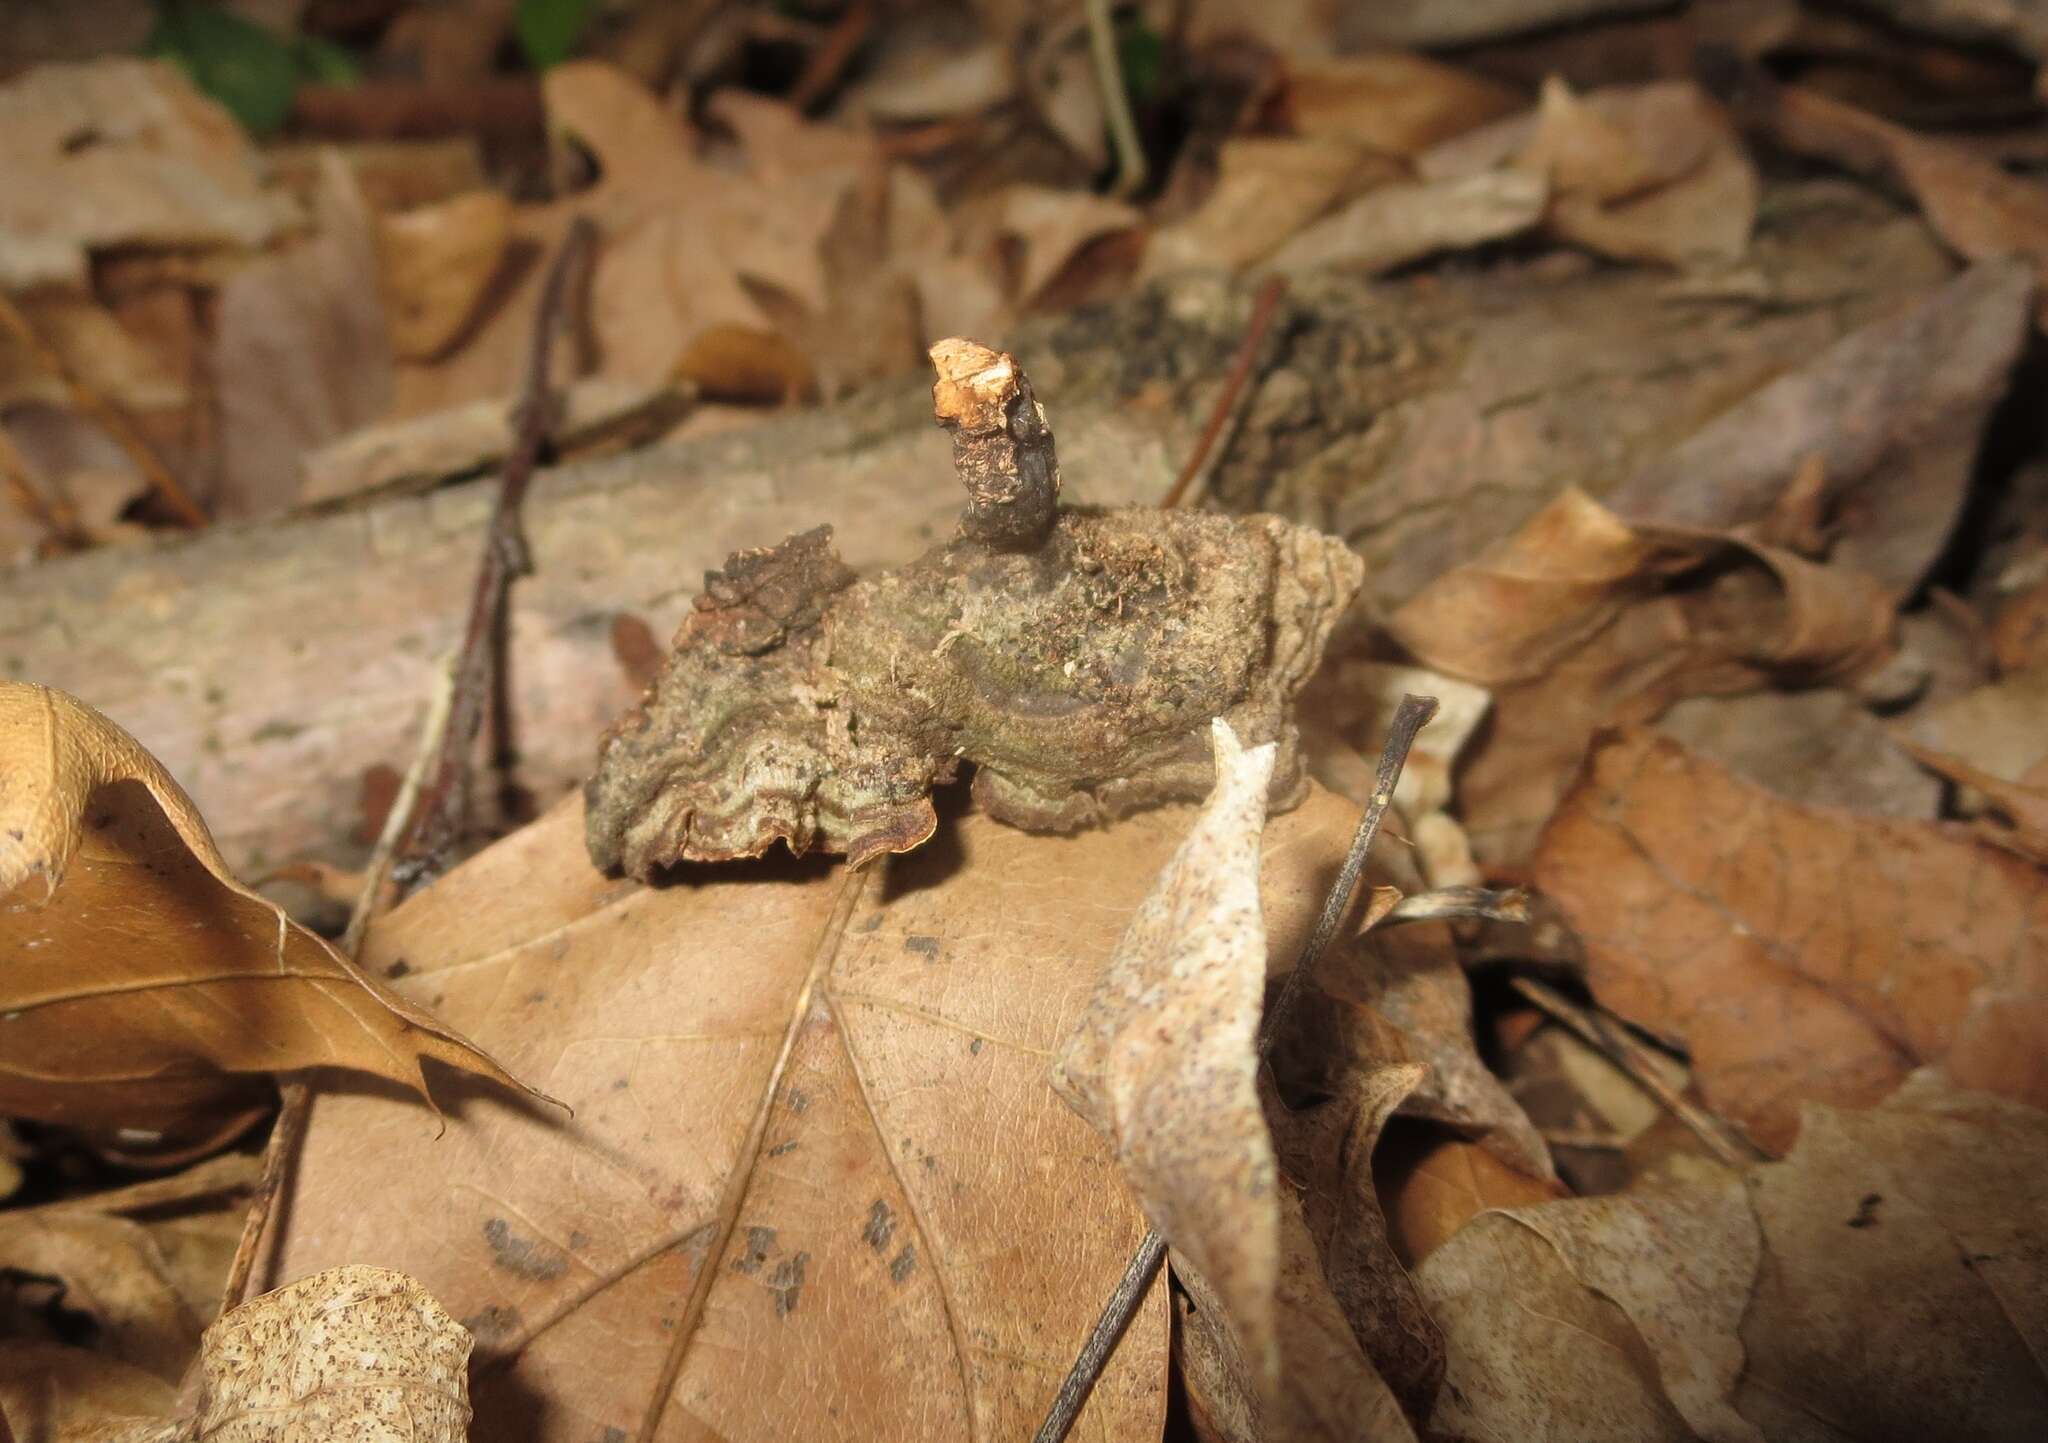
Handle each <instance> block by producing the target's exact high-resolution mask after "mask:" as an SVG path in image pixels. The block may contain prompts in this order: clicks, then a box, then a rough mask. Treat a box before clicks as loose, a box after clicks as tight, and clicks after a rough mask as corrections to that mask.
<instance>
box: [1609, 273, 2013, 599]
mask: <svg viewBox="0 0 2048 1443" xmlns="http://www.w3.org/2000/svg"><path fill="white" fill-rule="evenodd" d="M2032 290H2033V284H2032V282H2031V280H2030V279H2029V277H2028V274H2027V272H2026V269H2025V268H2024V267H2022V266H2019V265H2016V264H2014V263H2011V262H1990V263H1986V264H1983V265H1978V266H1974V267H1972V268H1971V269H1970V270H1968V271H1965V272H1964V273H1963V274H1962V275H1959V276H1957V277H1956V278H1955V279H1954V280H1952V281H1950V282H1949V283H1948V284H1946V285H1944V286H1942V287H1941V288H1940V289H1939V290H1937V291H1936V292H1935V293H1934V294H1933V295H1931V296H1929V297H1928V298H1927V299H1925V300H1924V301H1921V302H1919V303H1918V304H1916V305H1913V306H1911V307H1909V308H1907V309H1905V310H1902V311H1900V312H1898V313H1897V314H1895V315H1891V316H1887V317H1884V318H1882V319H1880V320H1877V321H1873V322H1872V323H1870V324H1869V325H1867V326H1864V327H1862V328H1861V329H1859V330H1856V331H1853V332H1851V333H1850V334H1849V335H1847V336H1844V337H1843V338H1842V339H1841V340H1839V341H1837V342H1835V343H1834V344H1833V345H1832V346H1830V347H1828V348H1827V349H1826V350H1824V351H1822V352H1821V353H1820V354H1819V355H1818V356H1816V357H1814V359H1813V360H1812V361H1811V363H1809V364H1807V365H1805V366H1802V367H1800V368H1799V369H1796V370H1792V371H1789V372H1787V373H1786V374H1784V375H1781V376H1779V377H1778V378H1776V379H1775V380H1772V381H1770V382H1769V383H1768V384H1766V385H1764V386H1762V387H1760V388H1759V389H1757V390H1755V391H1753V392H1751V393H1750V394H1749V395H1748V396H1746V397H1745V398H1743V399H1742V400H1741V401H1739V402H1737V403H1736V404H1734V405H1732V406H1729V407H1728V408H1727V409H1726V410H1725V411H1723V412H1722V413H1721V414H1720V415H1718V416H1717V417H1716V418H1715V419H1714V420H1712V421H1710V422H1708V423H1707V424H1706V425H1704V426H1702V427H1700V428H1699V429H1698V430H1697V431H1695V432H1693V433H1692V434H1691V435H1690V436H1688V437H1686V438H1685V439H1684V440H1683V441H1681V442H1679V443H1678V444H1677V445H1675V446H1673V447H1671V448H1670V449H1669V450H1668V451H1666V452H1664V453H1663V454H1662V455H1660V456H1658V457H1657V458H1656V459H1654V460H1653V461H1651V462H1650V463H1649V464H1648V465H1646V466H1643V467H1642V468H1640V469H1639V470H1637V471H1636V472H1635V473H1634V474H1633V475H1631V476H1629V477H1628V478H1627V479H1626V480H1624V481H1623V482H1622V483H1621V484H1620V485H1619V486H1617V487H1616V488H1615V489H1614V490H1612V491H1610V492H1609V493H1608V494H1607V496H1606V498H1605V500H1606V503H1607V505H1608V507H1609V508H1610V509H1612V510H1613V511H1614V512H1615V513H1616V514H1617V515H1619V516H1620V517H1622V518H1623V519H1624V520H1627V521H1630V522H1634V523H1639V524H1640V523H1656V524H1660V525H1664V526H1672V527H1684V528H1696V529H1701V530H1705V529H1710V528H1711V529H1717V530H1730V529H1733V528H1735V527H1738V526H1744V525H1754V524H1758V523H1760V522H1762V521H1763V520H1764V518H1766V517H1767V516H1769V515H1770V514H1771V511H1772V509H1773V508H1774V507H1775V506H1776V505H1777V504H1778V502H1779V500H1780V498H1782V497H1783V496H1784V495H1785V494H1786V493H1787V492H1788V491H1789V490H1791V489H1792V488H1793V485H1794V483H1795V481H1796V480H1797V478H1798V476H1799V473H1800V470H1801V468H1802V467H1807V466H1811V465H1813V464H1815V463H1814V461H1813V459H1812V458H1814V457H1818V458H1819V462H1818V464H1819V466H1820V468H1821V471H1822V474H1823V475H1824V476H1825V478H1826V495H1825V502H1824V510H1825V512H1826V514H1827V517H1828V520H1829V524H1830V526H1831V529H1832V530H1833V531H1834V532H1835V533H1836V541H1835V546H1834V549H1833V552H1832V554H1833V556H1834V559H1835V560H1836V561H1838V562H1843V563H1846V564H1847V565H1849V566H1852V567H1854V568H1856V569H1857V570H1859V571H1863V572H1867V573H1868V574H1869V575H1871V576H1874V577H1876V578H1877V579H1878V580H1879V581H1880V582H1882V583H1883V584H1884V585H1885V587H1886V589H1887V590H1889V591H1891V592H1892V593H1893V594H1894V595H1895V596H1901V597H1903V596H1905V595H1906V594H1907V593H1909V592H1910V591H1911V590H1912V589H1913V588H1914V587H1915V586H1916V585H1917V584H1918V583H1919V581H1920V579H1921V578H1922V576H1923V575H1924V574H1925V573H1926V570H1927V568H1928V567H1929V566H1930V565H1932V564H1933V562H1934V560H1935V558H1936V557H1937V556H1939V555H1940V553H1941V550H1942V548H1943V546H1944V545H1945V544H1946V543H1947V541H1948V537H1949V534H1950V531H1951V529H1952V528H1953V526H1954V525H1955V520H1956V517H1957V515H1958V514H1959V513H1960V511H1961V509H1962V505H1963V497H1964V494H1965V492H1966V490H1967V488H1968V482H1969V477H1970V472H1971V468H1972V466H1974V465H1975V463H1976V458H1977V448H1978V443H1979V441H1980V439H1981V437H1982V434H1983V430H1984V422H1985V418H1986V417H1987V416H1988V415H1989V414H1990V411H1991V408H1992V406H1993V405H1994V404H1996V402H1997V401H1998V399H1999V398H2000V397H2001V396H2002V395H2003V394H2004V393H2005V389H2006V386H2007V383H2008V377H2009V375H2010V373H2011V370H2012V365H2013V361H2014V359H2015V358H2016V357H2017V355H2018V353H2019V347H2020V343H2021V341H2022V340H2024V339H2025V337H2026V334H2027V324H2026V322H2027V308H2028V304H2029V301H2030V300H2031V293H2032Z"/></svg>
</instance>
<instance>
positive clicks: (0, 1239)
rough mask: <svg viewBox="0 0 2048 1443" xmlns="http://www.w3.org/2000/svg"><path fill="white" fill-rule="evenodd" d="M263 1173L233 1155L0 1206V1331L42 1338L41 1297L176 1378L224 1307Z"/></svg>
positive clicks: (120, 1355) (112, 1345)
mask: <svg viewBox="0 0 2048 1443" xmlns="http://www.w3.org/2000/svg"><path fill="white" fill-rule="evenodd" d="M258 1170H259V1163H258V1160H257V1159H256V1158H254V1157H252V1156H250V1155H248V1154H246V1153H228V1154H224V1155H223V1156H221V1157H219V1158H215V1159H213V1160H211V1161H209V1162H205V1163H200V1164H198V1165H197V1166H196V1167H194V1168H191V1169H188V1170H187V1171H186V1172H185V1173H182V1174H178V1175H175V1176H172V1177H170V1178H163V1179H152V1180H151V1181H148V1182H145V1183H141V1184H138V1185H135V1186H131V1187H127V1188H117V1189H113V1190H111V1191H108V1192H103V1193H97V1194H88V1195H86V1196H84V1197H82V1198H78V1199H66V1200H64V1201H62V1202H57V1203H49V1204H45V1205H43V1206H41V1207H31V1208H20V1209H16V1210H13V1211H9V1212H0V1317H4V1318H5V1319H6V1320H7V1324H6V1325H5V1326H4V1327H0V1331H4V1332H5V1333H7V1334H8V1335H9V1336H11V1337H15V1338H24V1337H31V1338H32V1337H34V1336H36V1334H37V1333H38V1331H39V1329H37V1328H36V1327H34V1326H24V1324H25V1323H26V1322H27V1321H28V1320H29V1319H30V1318H31V1317H33V1316H34V1313H33V1312H32V1307H33V1305H35V1304H37V1303H41V1304H43V1305H45V1306H46V1307H47V1308H48V1309H49V1310H50V1311H52V1312H55V1311H57V1310H61V1313H62V1315H63V1317H64V1318H65V1319H66V1324H67V1327H90V1329H91V1337H92V1347H93V1350H94V1352H96V1353H98V1354H100V1355H102V1356H104V1357H108V1358H112V1359H114V1360H116V1361H118V1362H121V1363H126V1364H129V1365H131V1366H134V1367H137V1368H141V1369H144V1370H145V1371H147V1372H150V1373H153V1374H155V1375H156V1376H157V1377H159V1378H161V1379H163V1380H164V1381H165V1382H166V1383H171V1384H175V1383H176V1382H177V1381H178V1379H179V1377H180V1375H182V1374H183V1372H184V1370H185V1364H186V1363H187V1361H188V1360H190V1358H191V1357H192V1356H193V1354H194V1352H195V1351H196V1350H197V1349H198V1346H199V1336H200V1333H201V1331H202V1330H203V1329H204V1328H205V1326H206V1325H207V1324H208V1323H209V1322H211V1321H212V1320H213V1315H214V1310H215V1309H216V1308H217V1307H218V1306H219V1304H220V1294H221V1287H222V1285H223V1283H224V1282H225V1280H226V1278H227V1272H228V1260H229V1259H230V1258H231V1257H232V1256H233V1254H234V1251H235V1244H236V1242H237V1241H238V1240H239V1239H240V1237H241V1233H242V1216H243V1213H244V1211H245V1210H246V1206H247V1194H248V1190H249V1188H250V1187H251V1186H252V1185H253V1184H254V1183H255V1181H256V1174H257V1172H258ZM137 1214H140V1216H136V1215H137ZM38 1295H40V1296H38ZM48 1341H51V1342H57V1341H66V1340H64V1339H59V1338H54V1337H53V1338H50V1339H48Z"/></svg>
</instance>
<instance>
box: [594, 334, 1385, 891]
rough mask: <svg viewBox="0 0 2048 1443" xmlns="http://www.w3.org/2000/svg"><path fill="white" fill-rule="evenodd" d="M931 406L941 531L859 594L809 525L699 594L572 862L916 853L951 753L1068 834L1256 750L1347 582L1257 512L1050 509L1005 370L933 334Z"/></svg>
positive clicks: (991, 800) (1269, 734)
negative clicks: (948, 448)
mask: <svg viewBox="0 0 2048 1443" xmlns="http://www.w3.org/2000/svg"><path fill="white" fill-rule="evenodd" d="M932 356H933V359H934V361H935V362H936V364H937V365H938V368H939V382H938V384H937V386H936V387H935V388H934V392H933V396H934V402H935V405H936V408H937V412H938V416H939V419H940V421H941V423H942V424H943V425H945V426H946V427H947V428H948V429H950V430H951V431H952V432H953V446H954V464H955V467H956V469H957V471H958V473H959V475H960V478H961V480H962V482H963V483H964V484H965V486H966V489H967V492H968V498H969V499H968V506H967V509H966V511H965V512H964V513H963V516H962V520H961V535H960V539H958V540H956V541H953V542H950V543H948V544H946V545H942V546H939V547H937V548H935V549H933V550H932V551H930V552H927V553H926V554H925V555H924V556H923V557H921V558H919V559H918V560H916V561H914V562H912V563H910V564H909V565H907V566H903V567H900V568H897V569H896V570H894V571H889V572H884V573H882V574H880V575H877V576H874V577H872V578H868V579H864V580H857V579H856V578H855V576H854V573H853V572H852V571H851V570H850V569H849V568H848V567H847V566H845V564H844V563H842V562H841V561H840V559H839V557H838V555H837V554H836V553H835V552H834V551H833V550H832V547H831V544H830V539H829V529H827V528H819V529H818V530H816V531H811V532H806V533H804V534H803V535H800V536H795V537H792V538H790V539H789V540H787V541H785V542H784V543H782V544H781V545H780V546H776V547H770V548H767V549H764V550H759V551H749V552H741V553H739V554H738V555H736V556H734V557H733V558H732V559H731V561H729V562H728V563H727V566H726V569H725V570H724V571H723V572H714V573H711V574H710V575H709V576H708V577H707V578H706V590H705V593H704V595H702V596H700V597H699V598H698V599H697V602H696V606H695V610H694V611H693V612H692V614H691V615H690V617H689V618H688V619H687V620H686V621H685V622H684V623H683V626H682V629H681V630H680V631H679V632H678V634H677V637H676V642H675V651H674V654H673V655H672V656H671V658H670V659H669V661H668V663H667V666H666V667H665V669H664V671H663V673H662V676H661V678H660V679H659V680H658V681H657V682H656V683H655V686H654V688H653V690H652V691H651V692H650V693H649V694H648V697H647V698H646V700H645V701H644V702H643V704H642V705H641V707H640V708H638V709H637V710H635V711H633V712H631V713H629V714H628V715H627V716H626V717H624V718H622V719H621V720H620V721H619V722H618V723H617V724H615V725H614V726H613V728H612V729H611V731H610V732H608V733H607V735H606V737H605V740H604V742H603V744H602V747H601V749H600V752H599V757H598V766H597V771H596V773H595V775H594V776H593V777H592V779H591V781H590V784H589V786H588V788H587V789H586V791H587V797H588V803H589V826H590V852H591V857H592V859H593V860H594V861H596V862H597V863H598V865H599V866H601V867H607V868H618V867H622V868H624V870H626V871H627V872H628V873H630V874H631V875H633V876H636V877H643V878H644V877H646V876H647V875H649V873H650V872H651V871H652V870H653V869H654V868H656V867H659V866H664V865H667V864H669V863H673V862H677V861H686V860H690V861H696V860H704V861H723V860H729V859H731V858H734V857H741V856H758V855H759V854H760V853H762V852H764V851H766V850H767V849H768V848H769V847H771V846H773V845H774V844H775V842H776V841H777V840H782V841H785V842H787V843H788V845H789V846H790V848H791V849H792V850H793V851H797V852H803V851H805V850H807V849H809V848H811V847H813V846H816V847H821V848H823V849H825V850H827V851H833V852H845V853H846V854H847V855H848V856H849V857H850V858H852V860H853V861H854V862H855V863H856V864H858V863H860V862H862V861H864V860H867V859H869V858H872V857H875V856H879V855H881V854H882V853H885V852H902V851H908V850H909V849H911V848H913V847H916V846H919V845H921V844H923V843H924V842H925V841H926V840H927V839H929V838H930V837H931V835H932V832H933V829H934V828H935V827H936V826H937V817H936V813H935V812H934V811H933V808H932V803H931V800H930V793H931V789H932V788H933V786H935V785H937V784H939V783H941V782H944V781H947V780H950V779H951V778H952V777H953V776H954V775H955V773H956V770H957V768H958V766H959V764H960V762H961V761H962V760H965V761H969V762H973V763H974V764H975V765H976V772H975V778H974V790H975V796H976V797H977V798H978V799H979V800H980V801H981V803H982V804H983V805H984V806H986V807H987V808H988V809H989V810H990V811H991V813H992V814H994V815H995V816H997V817H999V818H1001V819H1002V820H1004V821H1008V822H1012V823H1014V824H1017V825H1021V826H1025V827H1030V828H1034V829H1039V830H1057V831H1071V830H1073V829H1075V828H1077V827H1083V826H1087V825H1090V824H1093V823H1097V822H1100V821H1103V820H1106V819H1110V818H1114V817H1117V816H1120V815H1123V814H1126V813H1128V812H1131V811H1134V810H1137V809H1140V808H1143V807H1147V806H1155V805H1157V804H1159V803H1161V802H1164V801H1171V800H1185V799H1190V798H1193V797H1197V796H1200V795H1202V794H1203V792H1205V791H1206V790H1207V788H1208V785H1209V781H1210V773H1211V768H1210V763H1209V756H1208V746H1207V736H1206V729H1207V726H1208V723H1209V721H1210V719H1212V718H1214V717H1218V716H1221V717H1224V718H1225V719H1226V720H1228V721H1229V722H1230V723H1231V725H1232V726H1233V727H1234V728H1236V729H1238V730H1239V731H1241V732H1242V733H1244V735H1245V736H1246V737H1247V738H1250V739H1252V740H1254V741H1260V742H1263V741H1268V740H1272V741H1278V742H1279V744H1280V751H1279V759H1278V762H1277V764H1276V767H1275V776H1274V784H1273V790H1274V799H1275V800H1276V801H1277V802H1280V803H1282V804H1285V803H1286V802H1289V801H1291V800H1292V799H1294V798H1296V797H1298V796H1299V795H1300V789H1301V786H1302V784H1303V776H1302V768H1301V763H1300V756H1299V748H1298V747H1297V745H1296V738H1295V731H1294V724H1293V717H1292V701H1293V695H1294V693H1295V691H1296V690H1297V689H1298V688H1299V687H1300V686H1301V685H1302V683H1303V682H1304V681H1305V680H1306V679H1307V677H1308V676H1309V675H1310V674H1311V673H1312V672H1313V671H1314V669H1315V666H1316V663H1317V662H1318V660H1319V659H1320V657H1321V654H1322V646H1323V641H1324V638H1325V637H1326V636H1327V634H1328V632H1329V629H1330V627H1331V625H1332V624H1333V623H1334V621H1335V619H1336V617H1337V615H1338V614H1339V613H1340V612H1341V611H1342V609H1343V607H1344V606H1345V605H1346V604H1347V603H1348V602H1349V600H1350V598H1351V596H1352V595H1353V594H1354V593H1355V592H1356V590H1357V587H1358V583H1359V578H1360V576H1361V574H1362V568H1361V566H1360V563H1359V561H1358V558H1357V557H1356V556H1355V555H1353V554H1352V552H1351V551H1350V550H1349V549H1348V548H1346V547H1345V546H1344V545H1343V544H1342V543H1341V542H1338V541H1336V540H1335V539H1333V538H1330V537H1326V536H1323V535H1320V534H1318V533H1316V532H1312V531H1309V530H1306V529H1304V528H1302V527H1299V526H1295V525H1293V524H1291V523H1288V522H1284V521H1281V520H1279V519H1277V518H1275V517H1263V516H1261V517H1249V518H1243V519H1239V518H1231V517H1224V516H1219V515H1214V514H1208V513H1195V512H1186V511H1158V510H1153V509H1142V510H1139V509H1134V510H1127V511H1091V510H1082V509H1077V508H1074V509H1069V508H1061V507H1059V506H1058V505H1057V502H1058V498H1059V489H1060V478H1059V467H1058V462H1057V459H1056V458H1055V456H1054V451H1053V438H1052V435H1051V432H1050V431H1049V429H1048V428H1047V426H1046V421H1045V413H1044V411H1043V409H1042V408H1041V407H1040V406H1039V405H1038V403H1037V401H1036V400H1035V398H1034V397H1033V395H1032V392H1031V387H1030V383H1029V381H1028V380H1027V379H1026V378H1025V377H1024V376H1023V374H1022V372H1021V371H1020V370H1019V369H1018V368H1017V365H1016V363H1015V361H1014V360H1012V359H1011V358H1010V357H1008V356H1006V355H1001V354H999V353H997V352H994V351H991V350H988V349H987V348H985V347H982V346H978V345H975V344H973V343H971V342H964V341H947V342H941V343H940V344H939V345H938V346H936V347H934V348H933V351H932Z"/></svg>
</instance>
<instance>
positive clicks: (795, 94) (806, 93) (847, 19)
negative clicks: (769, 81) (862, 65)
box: [782, 0, 875, 110]
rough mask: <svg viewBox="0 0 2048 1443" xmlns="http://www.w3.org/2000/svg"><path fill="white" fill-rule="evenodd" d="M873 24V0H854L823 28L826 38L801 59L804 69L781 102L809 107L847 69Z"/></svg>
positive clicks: (819, 99)
mask: <svg viewBox="0 0 2048 1443" xmlns="http://www.w3.org/2000/svg"><path fill="white" fill-rule="evenodd" d="M874 24H875V4H874V0H853V3H852V4H850V5H848V6H847V7H846V12H845V13H844V14H843V15H841V16H840V17H839V19H838V20H837V21H836V22H835V23H834V24H833V26H832V28H831V29H830V30H828V31H826V32H825V38H824V39H823V40H822V41H820V42H819V44H818V48H817V49H816V50H813V51H812V52H811V58H810V59H809V60H807V61H805V62H804V69H803V73H802V74H801V75H799V76H797V78H796V84H794V85H792V86H791V87H790V88H789V94H787V95H785V96H783V97H782V99H783V103H784V104H786V105H788V106H789V107H790V108H791V109H792V110H809V109H810V108H811V107H812V106H814V105H816V104H817V103H818V102H819V101H821V100H823V99H824V98H825V96H826V95H827V94H828V93H829V92H830V91H831V89H832V87H833V86H834V85H836V84H838V82H839V77H840V76H841V75H844V74H845V73H846V67H847V65H848V64H849V63H850V62H851V61H852V59H853V57H854V55H855V53H856V52H858V51H859V49H860V46H861V42H862V41H863V40H866V39H867V38H868V31H870V30H872V29H873V28H874Z"/></svg>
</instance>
